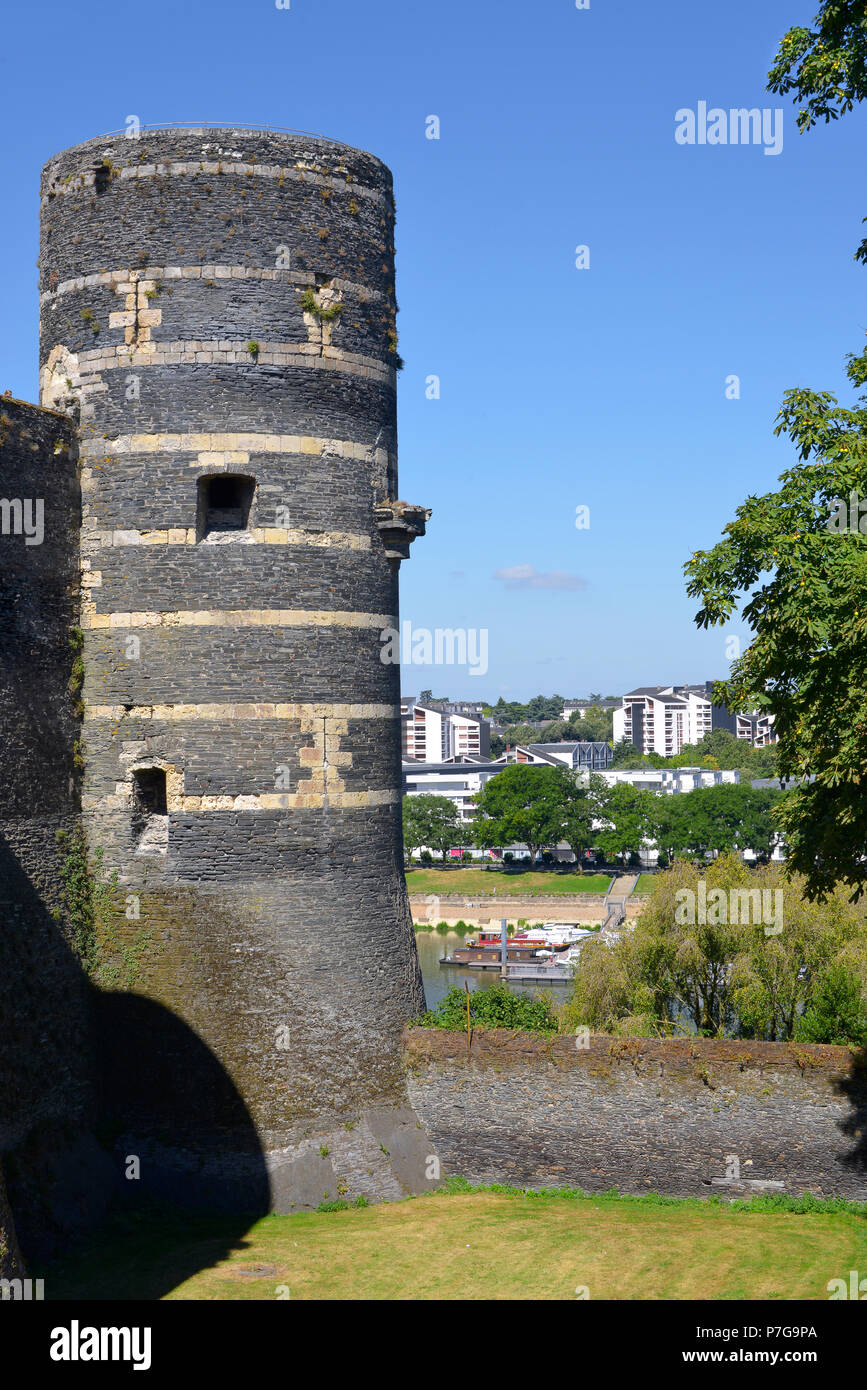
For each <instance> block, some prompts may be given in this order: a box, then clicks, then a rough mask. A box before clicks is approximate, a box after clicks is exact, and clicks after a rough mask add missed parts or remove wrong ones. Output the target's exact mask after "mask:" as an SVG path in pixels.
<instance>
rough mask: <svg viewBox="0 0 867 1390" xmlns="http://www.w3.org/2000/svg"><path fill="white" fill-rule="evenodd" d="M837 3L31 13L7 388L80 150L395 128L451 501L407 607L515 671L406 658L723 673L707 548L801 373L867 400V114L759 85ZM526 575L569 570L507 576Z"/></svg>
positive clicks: (6, 312)
mask: <svg viewBox="0 0 867 1390" xmlns="http://www.w3.org/2000/svg"><path fill="white" fill-rule="evenodd" d="M817 8H818V0H761V4H757V3H756V0H729V3H727V4H726V5H724V6H723V5H713V6H711V5H708V4H704V3H698V2H697V0H667V3H665V4H649V3H647V0H619V3H616V0H591V7H590V9H589V10H582V11H579V10H577V9H576V8H575V5H574V0H537V2H536V3H519V0H499V3H498V2H497V0H472V3H468V0H438V3H435V4H421V3H418V4H414V3H411V0H366V3H360V0H291V8H290V9H288V10H278V9H277V8H276V5H275V4H274V3H273V0H236V2H235V3H227V0H213V3H210V4H201V3H200V4H196V5H185V4H178V3H176V2H175V3H167V0H141V3H139V4H133V5H127V4H120V5H119V4H117V3H108V0H78V3H77V4H75V5H74V6H70V5H69V4H68V3H63V4H58V3H54V2H53V0H48V3H45V2H43V3H41V4H39V5H29V6H21V5H15V6H13V7H10V8H9V9H7V11H6V15H5V17H4V35H3V45H2V50H0V104H2V107H3V108H4V110H3V129H4V131H5V139H4V161H3V163H4V170H3V173H4V178H3V192H4V217H3V230H2V233H0V235H2V241H3V256H2V261H0V282H2V283H0V299H2V305H3V315H2V327H0V389H3V388H5V387H7V386H8V387H10V388H11V389H12V391H13V393H14V394H15V395H16V396H22V397H25V398H30V399H35V392H36V357H37V347H36V343H37V326H38V325H37V318H38V306H37V293H36V274H37V272H36V268H35V264H34V263H35V261H36V257H37V254H38V227H37V219H38V197H37V194H38V179H39V170H40V167H41V165H42V163H43V162H44V160H45V159H46V158H47V157H48V156H49V155H51V154H52V153H53V152H54V151H55V150H57V149H61V148H63V147H64V146H66V145H70V144H73V143H75V142H76V141H79V140H83V139H86V138H88V137H89V136H91V135H95V134H98V133H100V132H103V131H107V130H113V129H117V128H120V127H122V126H123V125H124V121H125V119H126V117H127V116H128V115H131V114H135V115H138V116H139V117H140V118H141V120H142V121H144V122H166V121H174V120H177V121H191V120H212V121H223V120H225V121H227V122H231V121H232V120H237V121H244V122H253V123H257V122H261V123H262V124H271V125H282V126H291V127H298V128H301V129H305V130H310V131H315V132H320V133H322V134H326V135H329V136H333V137H335V138H337V139H340V140H344V141H347V142H348V143H350V144H353V145H358V146H361V147H363V148H365V149H368V150H371V151H373V152H374V153H376V154H377V155H379V156H380V157H381V158H383V159H384V160H385V161H386V162H387V163H388V164H389V165H390V166H391V168H392V170H393V172H394V176H395V187H396V196H397V208H398V225H397V249H398V299H399V303H400V306H401V314H400V319H399V327H400V350H401V353H402V355H403V357H404V359H405V362H406V368H405V370H404V372H403V373H402V375H401V379H400V395H399V422H400V449H401V452H400V474H401V487H400V491H401V495H402V496H403V497H404V498H406V499H407V500H408V501H411V502H418V503H424V504H425V505H427V506H431V507H432V508H433V511H434V514H433V517H432V520H431V523H430V527H429V532H428V535H427V537H426V538H425V539H424V540H422V541H419V542H418V543H417V544H416V545H415V546H414V548H413V549H414V553H413V557H412V559H411V561H410V562H409V563H408V564H405V565H404V566H403V571H402V581H401V582H402V616H403V618H404V619H407V618H408V619H410V621H411V622H412V624H413V627H414V628H418V627H426V628H429V629H435V628H437V627H443V628H446V627H448V628H456V627H465V628H478V629H481V628H484V629H487V631H488V634H489V637H488V641H489V671H488V674H487V675H485V676H483V677H472V676H470V675H469V674H468V672H467V671H466V670H459V669H455V668H430V667H427V668H418V667H410V668H409V669H407V670H406V671H405V672H404V681H403V685H404V689H405V690H406V691H408V692H410V693H414V692H416V691H417V690H419V689H421V688H422V687H425V686H430V687H433V688H434V693H435V694H448V695H451V696H452V697H458V696H461V697H474V698H481V697H483V696H484V697H489V698H492V699H496V698H497V696H498V695H499V694H503V695H504V696H505V698H507V699H525V698H527V697H528V696H530V695H532V694H534V693H536V692H537V691H543V692H545V693H550V692H552V691H554V690H556V691H558V692H559V693H560V694H564V695H573V694H576V695H580V694H584V693H586V692H587V691H589V690H590V689H594V690H600V691H602V692H603V693H607V692H609V691H610V692H612V693H615V694H618V693H620V692H621V691H623V690H626V689H629V688H631V687H632V686H635V685H639V684H641V685H644V684H655V683H667V682H669V681H676V682H680V681H686V680H689V681H698V680H703V679H706V678H712V677H713V678H719V677H720V676H721V675H724V674H725V672H726V670H727V661H726V659H725V634H723V633H722V632H712V633H709V634H703V633H698V632H697V630H696V629H695V627H694V624H693V622H692V617H693V613H694V609H695V604H694V603H693V602H691V601H690V600H689V599H687V597H686V595H685V592H684V586H683V577H682V571H681V567H682V564H683V562H684V560H685V559H686V558H687V557H688V556H689V554H690V553H691V552H692V551H693V550H694V549H696V548H699V547H705V546H708V545H710V544H712V543H713V541H714V540H715V539H716V538H717V537H718V535H719V533H720V530H721V528H722V526H723V525H724V524H725V523H726V521H728V520H730V519H731V517H732V515H733V512H734V508H735V507H736V506H737V504H738V503H739V502H740V501H741V500H742V499H743V498H744V497H745V496H746V495H748V494H749V493H756V492H762V491H766V490H768V489H769V488H771V487H772V486H773V485H774V480H775V479H776V477H777V475H778V474H779V473H780V472H781V471H782V469H783V468H784V467H786V466H788V464H789V462H790V461H791V459H792V452H791V450H790V448H789V447H788V446H787V444H786V443H785V442H783V441H779V440H775V439H774V438H773V434H772V428H773V423H774V417H775V415H776V412H777V409H778V407H779V403H780V400H781V398H782V395H783V392H784V391H785V390H786V389H787V388H788V387H791V386H795V385H809V386H813V387H815V388H817V389H818V388H821V389H831V390H835V391H838V392H841V393H842V395H843V397H844V398H845V399H846V400H849V399H850V394H849V392H848V389H847V387H846V384H845V378H844V376H843V359H844V356H845V354H846V353H847V352H849V351H853V350H857V349H859V348H860V346H861V343H862V341H863V339H862V333H863V331H864V329H865V327H867V314H865V309H864V298H863V295H864V287H865V283H867V281H865V271H864V270H863V269H861V268H859V267H858V266H856V264H855V263H854V262H853V260H852V254H853V251H854V248H855V246H856V245H857V243H858V241H859V240H860V238H861V226H860V221H861V218H862V216H864V214H865V213H867V197H865V195H864V189H863V168H864V158H863V153H864V143H865V141H864V137H865V120H867V115H865V113H864V112H863V111H860V112H855V113H854V114H852V115H851V116H849V117H847V118H846V119H844V120H843V121H841V122H838V123H835V124H832V125H831V126H828V127H825V126H822V127H821V128H816V129H814V130H813V131H811V132H810V133H809V134H808V135H800V134H799V133H798V131H797V129H796V126H795V118H794V109H793V107H792V106H791V105H790V104H789V103H788V101H783V100H782V99H780V98H777V97H773V96H771V95H770V94H769V93H767V92H765V90H764V87H765V75H766V73H767V70H768V68H769V66H770V63H771V60H772V58H773V55H774V53H775V51H776V47H777V42H778V40H779V38H780V36H781V35H782V34H783V33H784V31H785V30H786V29H787V28H789V27H790V26H791V25H792V24H795V23H804V24H806V23H809V21H810V20H811V19H812V17H813V14H814V12H815V10H816V9H817ZM699 101H706V102H707V103H708V105H709V106H710V107H714V106H718V107H722V108H729V107H732V106H734V107H741V106H745V107H751V106H759V107H764V106H768V107H778V106H782V107H783V108H784V111H785V118H784V144H783V150H782V153H781V154H779V155H778V156H769V155H765V154H764V153H763V150H762V149H761V147H754V146H746V147H745V146H716V147H712V146H708V145H705V146H698V145H696V146H693V147H688V146H682V145H679V144H677V143H676V142H675V139H674V131H675V112H676V111H677V110H678V109H679V108H682V107H691V108H693V109H694V108H695V107H696V106H697V103H698V102H699ZM432 114H435V115H438V116H439V118H440V121H441V138H440V139H439V140H438V141H433V140H428V139H426V138H425V118H426V117H427V116H429V115H432ZM579 244H586V245H589V247H590V269H589V270H585V271H579V270H577V269H576V268H575V264H574V262H575V254H574V253H575V247H576V246H577V245H579ZM433 373H435V374H437V375H438V376H439V377H440V379H441V392H442V394H441V398H440V400H428V399H427V398H426V395H425V381H426V378H427V377H428V376H429V375H430V374H433ZM729 374H737V375H738V376H739V377H740V381H741V399H740V400H727V399H726V397H725V380H726V377H727V376H728V375H729ZM579 505H586V506H589V508H590V528H589V530H577V529H576V527H575V515H576V507H578V506H579ZM515 569H518V570H519V573H524V574H527V573H529V574H530V575H534V576H543V578H541V579H539V578H536V579H535V581H534V582H533V583H531V584H529V585H528V584H526V583H525V584H524V586H523V587H509V586H508V585H507V583H506V582H505V581H504V580H503V579H501V578H496V577H495V575H496V574H497V572H500V571H510V570H515ZM552 575H553V576H554V577H553V578H551V576H552ZM545 576H547V578H545ZM558 576H559V578H558ZM563 576H566V578H565V579H564V578H563ZM569 577H571V578H569ZM579 581H581V584H580V586H579ZM551 585H553V586H554V587H546V586H551ZM558 586H559V587H558ZM730 631H732V632H737V631H739V629H738V627H737V625H734V626H733V627H732V628H731V629H730Z"/></svg>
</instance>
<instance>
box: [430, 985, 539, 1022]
mask: <svg viewBox="0 0 867 1390" xmlns="http://www.w3.org/2000/svg"><path fill="white" fill-rule="evenodd" d="M469 1001H470V1024H471V1026H472V1027H474V1028H521V1029H523V1030H524V1031H525V1032H528V1033H556V1032H557V1019H556V1016H555V1014H554V1012H553V1009H552V1007H551V1004H550V1002H549V1000H547V999H530V998H529V997H528V996H527V995H525V994H514V993H513V992H512V991H511V990H510V989H509V987H508V985H504V984H496V985H492V986H491V987H490V988H489V989H476V990H473V991H472V993H471V994H470V995H469ZM418 1025H419V1026H420V1027H422V1028H448V1029H451V1030H454V1031H462V1030H464V1029H466V1026H467V994H466V992H465V991H464V990H462V989H458V988H457V986H455V988H453V989H450V990H449V992H448V994H447V995H446V996H445V998H444V999H441V1000H440V1002H439V1004H437V1006H436V1008H435V1009H428V1011H427V1013H425V1014H423V1015H422V1017H421V1018H420V1019H419V1020H418Z"/></svg>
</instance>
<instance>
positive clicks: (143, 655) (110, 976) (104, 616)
mask: <svg viewBox="0 0 867 1390" xmlns="http://www.w3.org/2000/svg"><path fill="white" fill-rule="evenodd" d="M393 229H394V205H393V198H392V187H391V176H390V174H389V172H388V170H387V169H386V168H385V167H384V166H383V165H382V164H381V163H380V162H379V161H378V160H376V159H374V158H372V157H371V156H369V155H366V154H363V153H360V152H358V151H355V150H351V149H348V148H346V147H344V146H340V145H336V144H332V143H329V142H325V141H312V140H308V139H304V138H301V137H292V136H283V135H272V134H266V133H261V132H258V133H257V132H253V133H251V132H249V131H247V132H236V131H209V132H204V133H203V132H191V131H174V132H168V133H160V134H148V133H146V132H144V133H142V135H141V137H140V139H138V140H128V139H125V138H123V137H116V138H108V139H103V140H96V141H89V142H87V143H86V144H84V145H81V146H77V147H75V148H74V149H71V150H67V151H64V152H63V153H62V154H60V155H58V156H56V157H55V158H54V159H52V160H51V161H50V163H49V164H48V165H47V166H46V169H45V170H44V173H43V181H42V247H41V256H40V265H41V293H42V313H41V330H42V331H41V342H42V346H41V392H42V400H43V403H45V404H57V405H59V406H62V407H64V408H73V409H76V408H77V409H80V416H81V425H82V436H83V437H82V445H81V453H82V470H81V488H82V502H83V517H82V539H81V547H82V584H83V598H82V617H81V626H82V629H83V631H84V642H85V647H84V660H85V671H86V675H85V684H84V703H85V712H84V726H83V727H84V743H85V771H84V781H83V799H82V805H83V812H84V819H85V823H86V826H87V829H88V835H89V838H90V842H91V847H92V849H96V847H97V846H99V847H101V848H102V849H103V851H104V854H105V865H106V870H107V872H108V874H109V875H111V874H112V873H116V874H117V883H116V887H115V888H114V890H113V903H114V910H113V917H112V922H111V927H110V930H109V931H108V932H107V933H106V934H105V936H104V939H103V941H102V946H101V949H102V957H103V960H104V961H106V962H107V964H106V971H105V974H104V979H106V980H109V981H111V982H112V983H114V984H116V985H118V986H120V987H121V988H124V989H128V990H132V991H134V992H135V993H137V994H140V995H143V996H144V997H146V998H148V999H150V1000H151V1001H153V1002H154V1003H155V1004H158V1005H160V1006H161V1007H163V1008H166V1009H168V1010H170V1011H171V1012H172V1013H173V1014H174V1015H175V1016H177V1017H178V1018H179V1019H180V1020H182V1021H183V1023H184V1024H185V1025H186V1026H187V1027H188V1028H189V1029H190V1030H192V1032H193V1033H194V1034H195V1035H196V1036H197V1037H198V1038H199V1039H200V1040H201V1042H202V1043H203V1044H204V1046H205V1047H206V1048H207V1049H208V1051H209V1054H210V1055H211V1056H212V1057H214V1058H216V1059H218V1060H219V1063H220V1066H221V1067H222V1068H223V1069H224V1071H225V1073H226V1075H227V1076H228V1077H230V1078H231V1080H232V1083H233V1085H234V1086H235V1087H236V1088H237V1091H238V1093H239V1094H240V1097H241V1098H242V1100H243V1105H244V1108H245V1113H241V1112H239V1111H237V1110H234V1111H233V1110H232V1108H231V1107H230V1108H229V1109H228V1110H227V1109H226V1108H225V1107H222V1108H221V1105H220V1102H219V1096H220V1094H221V1092H220V1083H219V1081H218V1079H217V1078H216V1077H215V1075H214V1074H211V1082H210V1083H209V1085H205V1084H204V1083H203V1081H202V1078H201V1077H199V1076H198V1075H197V1074H196V1071H195V1068H193V1069H192V1070H191V1069H190V1066H189V1065H187V1066H185V1067H180V1066H175V1067H171V1066H170V1065H169V1064H168V1062H167V1061H166V1056H168V1053H166V1055H165V1056H162V1057H155V1056H153V1053H154V1048H153V1047H152V1046H151V1047H150V1050H149V1048H148V1040H147V1039H146V1038H144V1037H142V1036H139V1035H138V1034H137V1032H136V1029H135V1027H134V1026H133V1023H132V1022H131V1021H129V1022H128V1023H127V1026H126V1027H125V1029H124V1030H123V1033H122V1036H121V1037H119V1038H117V1039H116V1042H115V1045H114V1046H113V1048H112V1050H111V1052H112V1055H111V1062H110V1071H111V1082H110V1084H108V1085H107V1086H106V1091H107V1092H108V1093H110V1094H111V1095H112V1096H114V1097H116V1098H119V1099H118V1100H117V1104H118V1106H119V1109H118V1113H117V1114H116V1115H115V1121H116V1125H117V1128H118V1130H119V1132H121V1133H122V1134H123V1140H122V1147H125V1148H126V1149H127V1150H129V1147H130V1144H131V1143H132V1139H131V1137H130V1136H134V1137H135V1138H136V1143H137V1144H138V1147H139V1149H145V1148H148V1146H150V1149H151V1150H152V1151H153V1152H154V1153H156V1150H157V1147H159V1151H160V1153H161V1155H162V1157H161V1158H160V1159H159V1160H157V1159H154V1160H153V1163H154V1164H156V1163H157V1161H159V1163H161V1164H163V1163H167V1164H168V1165H169V1166H171V1164H172V1163H176V1164H177V1166H178V1168H179V1169H184V1168H186V1169H188V1170H190V1171H192V1169H194V1168H195V1169H196V1170H197V1171H198V1169H199V1167H200V1166H201V1164H202V1162H204V1163H205V1164H206V1165H207V1164H213V1165H214V1166H216V1167H217V1168H219V1169H220V1170H221V1171H225V1170H226V1169H228V1168H230V1167H231V1166H232V1163H233V1161H236V1162H237V1171H238V1173H239V1174H240V1175H241V1177H240V1178H239V1181H240V1182H241V1185H242V1186H243V1173H244V1172H245V1171H246V1169H247V1167H249V1165H250V1164H251V1163H255V1158H254V1156H252V1155H251V1154H250V1152H249V1146H250V1142H251V1135H250V1132H249V1128H248V1122H249V1120H250V1119H252V1123H253V1125H254V1127H255V1132H256V1141H257V1143H258V1144H260V1145H261V1147H262V1149H263V1151H264V1153H265V1155H266V1158H267V1161H268V1164H269V1168H270V1175H271V1183H272V1191H273V1192H274V1194H275V1201H276V1203H277V1205H280V1204H281V1203H284V1201H285V1204H287V1205H291V1201H292V1197H291V1188H292V1180H291V1178H287V1176H286V1172H285V1171H284V1170H286V1169H287V1166H288V1168H291V1167H292V1164H293V1163H294V1162H295V1158H296V1157H297V1155H298V1153H299V1152H300V1149H299V1146H302V1147H303V1145H304V1144H305V1143H306V1142H308V1141H309V1139H310V1136H311V1135H317V1134H320V1133H326V1132H331V1131H332V1130H334V1131H335V1132H345V1130H344V1122H348V1123H350V1124H355V1123H356V1122H357V1121H358V1120H359V1117H360V1116H361V1115H362V1114H364V1113H367V1111H370V1113H371V1114H373V1113H374V1112H375V1113H376V1114H377V1115H379V1114H380V1113H382V1112H386V1111H388V1110H389V1108H394V1111H395V1114H396V1115H401V1114H402V1113H403V1111H402V1109H401V1107H402V1106H405V1099H404V1085H403V1074H402V1070H401V1066H400V1054H399V1038H400V1031H401V1028H402V1026H403V1024H404V1022H405V1021H406V1019H407V1018H409V1017H412V1016H413V1015H414V1014H417V1013H418V1012H420V1010H421V1009H422V1008H423V993H422V989H421V979H420V974H419V970H418V962H417V957H416V951H415V941H414V936H413V932H412V927H411V920H410V913H409V906H408V902H407V897H406V891H405V888H404V884H403V877H402V856H401V829H400V786H401V778H400V739H399V694H400V692H399V668H398V667H397V666H395V665H386V664H383V662H382V661H381V660H380V652H381V650H382V644H381V642H380V638H379V633H380V631H381V630H382V629H383V628H384V627H389V626H396V624H397V612H398V593H397V564H396V562H395V559H394V556H393V554H390V553H389V552H388V547H387V544H386V542H385V541H384V539H383V535H382V534H381V532H380V530H379V528H378V526H377V514H376V512H375V509H376V508H382V507H383V506H386V505H387V504H388V503H389V502H394V501H395V500H396V499H397V464H396V419H395V361H396V358H395V350H396V336H395V332H394V324H395V311H396V304H395V298H394V245H393V235H394V230H393ZM305 295H307V296H312V299H311V298H309V297H308V298H305V297H304V296H305ZM338 304H339V305H342V309H341V310H340V312H339V313H336V314H335V313H332V310H333V309H334V306H335V305H338ZM221 476H222V477H232V476H240V477H242V478H245V479H249V480H250V486H251V487H252V488H253V497H252V505H251V507H250V513H249V518H248V524H247V529H246V531H245V533H244V535H243V537H241V536H239V535H235V536H229V535H222V536H220V537H219V538H217V539H216V540H215V539H214V537H213V536H211V537H210V538H209V537H208V536H207V535H204V534H203V526H202V503H201V489H202V488H203V487H204V486H205V485H206V484H205V482H204V480H208V479H212V478H214V477H217V478H219V477H221ZM148 769H151V770H152V769H158V770H159V771H160V772H161V773H163V774H164V775H165V790H166V808H165V811H166V814H165V817H164V818H163V820H160V818H159V817H156V818H151V819H149V820H148V821H147V824H146V835H145V836H144V838H142V829H141V818H140V817H138V816H137V812H136V786H137V779H139V778H140V775H141V774H142V771H143V770H145V771H147V770H148ZM136 914H137V915H136ZM166 1047H167V1048H169V1044H168V1043H167V1044H166ZM142 1058H150V1060H149V1061H146V1062H144V1063H143V1062H142ZM124 1077H126V1078H127V1084H126V1085H124ZM133 1078H135V1080H134V1081H133ZM211 1086H216V1087H217V1089H216V1090H212V1089H210V1087H211ZM232 1115H234V1118H232ZM377 1123H379V1122H378V1121H377ZM396 1123H398V1125H400V1124H402V1121H400V1120H399V1121H396ZM411 1127H412V1129H413V1130H415V1128H416V1126H415V1123H414V1121H413V1122H412V1125H411ZM166 1133H171V1134H173V1135H174V1136H175V1148H176V1149H177V1151H178V1152H177V1153H176V1155H175V1157H174V1158H167V1157H166V1152H167V1146H166V1145H165V1144H163V1143H162V1140H159V1135H161V1134H162V1135H164V1134H166ZM372 1134H373V1131H372V1130H371V1142H372ZM118 1142H119V1143H120V1142H121V1141H120V1140H119V1141H118ZM380 1142H381V1141H377V1142H376V1144H374V1145H373V1148H375V1149H376V1150H377V1152H379V1143H380ZM171 1147H172V1146H171V1145H168V1148H169V1149H170V1148H171ZM326 1147H328V1146H327V1145H326ZM136 1151H138V1150H136ZM233 1155H234V1159H233ZM281 1193H282V1194H283V1195H282V1196H281V1195H280V1194H281ZM287 1194H288V1195H287ZM320 1197H321V1194H320Z"/></svg>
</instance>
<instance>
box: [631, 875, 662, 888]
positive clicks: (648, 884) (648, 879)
mask: <svg viewBox="0 0 867 1390" xmlns="http://www.w3.org/2000/svg"><path fill="white" fill-rule="evenodd" d="M657 877H658V875H657V874H639V875H638V882H637V883H636V885H635V888H634V889H633V892H635V893H649V892H650V890H651V888H652V887H653V882H654V879H656V878H657Z"/></svg>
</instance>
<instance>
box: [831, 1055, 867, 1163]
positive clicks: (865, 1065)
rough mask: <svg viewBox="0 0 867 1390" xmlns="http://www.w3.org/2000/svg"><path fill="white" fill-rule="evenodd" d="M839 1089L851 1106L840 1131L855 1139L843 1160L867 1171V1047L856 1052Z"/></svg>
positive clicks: (838, 1086) (841, 1123) (840, 1082)
mask: <svg viewBox="0 0 867 1390" xmlns="http://www.w3.org/2000/svg"><path fill="white" fill-rule="evenodd" d="M837 1090H838V1091H839V1093H840V1095H841V1096H845V1097H846V1100H847V1101H848V1103H849V1106H850V1107H851V1111H850V1114H848V1115H847V1116H846V1117H845V1119H843V1120H841V1121H840V1131H841V1133H842V1134H845V1135H847V1136H848V1137H849V1138H850V1139H854V1140H855V1144H854V1147H853V1148H852V1149H850V1151H849V1153H847V1154H844V1155H843V1157H842V1160H841V1161H842V1162H843V1163H845V1165H846V1167H847V1168H852V1169H854V1171H855V1172H858V1173H863V1172H867V1048H863V1047H862V1048H859V1050H858V1051H857V1052H856V1053H855V1055H854V1056H853V1058H852V1067H851V1070H850V1072H849V1075H848V1076H844V1077H842V1078H841V1079H840V1081H839V1082H838V1083H837Z"/></svg>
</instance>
